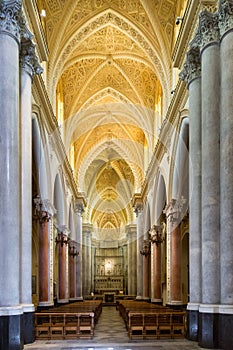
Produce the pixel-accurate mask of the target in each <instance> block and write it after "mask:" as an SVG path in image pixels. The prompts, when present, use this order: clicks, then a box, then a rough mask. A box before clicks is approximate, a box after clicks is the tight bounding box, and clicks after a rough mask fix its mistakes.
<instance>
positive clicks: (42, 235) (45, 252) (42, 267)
mask: <svg viewBox="0 0 233 350" xmlns="http://www.w3.org/2000/svg"><path fill="white" fill-rule="evenodd" d="M48 227H49V223H48V221H47V220H40V221H39V232H38V234H39V264H38V265H39V302H48V301H49V232H48Z"/></svg>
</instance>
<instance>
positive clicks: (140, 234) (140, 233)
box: [134, 203, 143, 300]
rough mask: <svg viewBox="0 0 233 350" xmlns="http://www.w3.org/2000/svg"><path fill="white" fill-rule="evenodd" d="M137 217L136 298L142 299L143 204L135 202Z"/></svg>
mask: <svg viewBox="0 0 233 350" xmlns="http://www.w3.org/2000/svg"><path fill="white" fill-rule="evenodd" d="M134 211H135V213H136V217H137V296H136V299H137V300H141V299H143V278H142V276H143V255H141V254H140V251H141V250H142V249H143V204H142V203H137V204H136V205H135V209H134Z"/></svg>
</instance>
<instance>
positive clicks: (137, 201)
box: [131, 193, 143, 217]
mask: <svg viewBox="0 0 233 350" xmlns="http://www.w3.org/2000/svg"><path fill="white" fill-rule="evenodd" d="M131 202H132V207H133V209H134V212H135V214H136V217H138V214H139V213H141V212H142V211H143V200H142V196H141V194H140V193H135V194H134V195H133V198H132V201H131Z"/></svg>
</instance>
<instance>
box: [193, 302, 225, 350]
mask: <svg viewBox="0 0 233 350" xmlns="http://www.w3.org/2000/svg"><path fill="white" fill-rule="evenodd" d="M215 309H216V310H217V309H218V307H215V306H213V305H209V306H208V305H200V308H199V332H198V339H199V342H198V344H199V346H200V347H203V348H207V349H218V348H219V347H220V339H219V313H216V312H214V311H215ZM231 332H232V330H231Z"/></svg>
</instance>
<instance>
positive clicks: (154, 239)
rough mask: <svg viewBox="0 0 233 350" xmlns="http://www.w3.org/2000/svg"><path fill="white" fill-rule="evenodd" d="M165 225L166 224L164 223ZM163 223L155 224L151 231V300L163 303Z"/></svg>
mask: <svg viewBox="0 0 233 350" xmlns="http://www.w3.org/2000/svg"><path fill="white" fill-rule="evenodd" d="M164 225H165V224H164ZM163 227H164V226H162V225H153V226H152V228H151V230H150V231H149V234H150V240H151V243H152V246H151V267H152V271H151V276H152V283H151V302H153V303H157V304H162V289H161V269H162V261H161V244H162V243H163V241H164V237H165V236H164V234H165V232H163Z"/></svg>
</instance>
